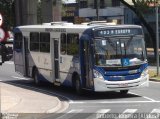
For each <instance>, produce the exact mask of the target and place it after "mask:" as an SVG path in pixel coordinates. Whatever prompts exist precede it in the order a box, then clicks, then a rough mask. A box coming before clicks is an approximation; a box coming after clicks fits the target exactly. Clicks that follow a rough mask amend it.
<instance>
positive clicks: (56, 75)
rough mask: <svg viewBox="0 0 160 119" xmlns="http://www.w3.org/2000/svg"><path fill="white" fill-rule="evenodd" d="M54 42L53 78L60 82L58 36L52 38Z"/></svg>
mask: <svg viewBox="0 0 160 119" xmlns="http://www.w3.org/2000/svg"><path fill="white" fill-rule="evenodd" d="M53 42H54V45H53V46H54V58H53V59H54V61H53V62H54V68H53V71H54V73H53V74H54V79H55V82H60V79H59V39H58V38H55V39H54V40H53Z"/></svg>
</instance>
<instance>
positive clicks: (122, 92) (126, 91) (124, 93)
mask: <svg viewBox="0 0 160 119" xmlns="http://www.w3.org/2000/svg"><path fill="white" fill-rule="evenodd" d="M120 93H121V94H122V95H126V94H127V93H128V90H120Z"/></svg>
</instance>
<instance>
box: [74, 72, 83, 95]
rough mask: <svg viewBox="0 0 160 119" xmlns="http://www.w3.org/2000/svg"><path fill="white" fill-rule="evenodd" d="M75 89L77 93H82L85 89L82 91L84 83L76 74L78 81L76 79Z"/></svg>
mask: <svg viewBox="0 0 160 119" xmlns="http://www.w3.org/2000/svg"><path fill="white" fill-rule="evenodd" d="M75 89H76V93H77V94H78V95H82V94H83V91H82V85H81V83H80V78H79V76H78V75H76V81H75Z"/></svg>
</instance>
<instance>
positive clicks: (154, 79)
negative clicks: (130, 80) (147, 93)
mask: <svg viewBox="0 0 160 119" xmlns="http://www.w3.org/2000/svg"><path fill="white" fill-rule="evenodd" d="M149 81H155V82H160V80H158V79H156V78H151V79H149Z"/></svg>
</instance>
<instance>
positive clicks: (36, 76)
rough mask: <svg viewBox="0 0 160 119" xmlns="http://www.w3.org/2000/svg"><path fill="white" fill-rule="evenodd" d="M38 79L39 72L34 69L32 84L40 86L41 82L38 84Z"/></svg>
mask: <svg viewBox="0 0 160 119" xmlns="http://www.w3.org/2000/svg"><path fill="white" fill-rule="evenodd" d="M38 78H39V72H38V70H37V69H35V70H34V72H33V79H34V83H35V84H36V85H40V84H41V82H40V80H39V79H38Z"/></svg>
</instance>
